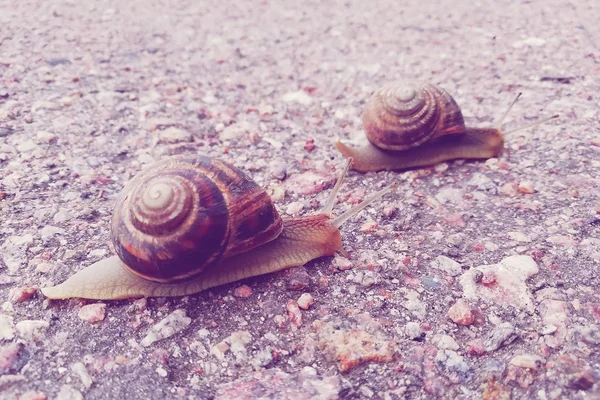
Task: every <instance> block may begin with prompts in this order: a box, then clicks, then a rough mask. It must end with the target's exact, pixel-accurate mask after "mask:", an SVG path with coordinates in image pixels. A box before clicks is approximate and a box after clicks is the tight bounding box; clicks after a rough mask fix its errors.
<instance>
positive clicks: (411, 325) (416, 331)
mask: <svg viewBox="0 0 600 400" xmlns="http://www.w3.org/2000/svg"><path fill="white" fill-rule="evenodd" d="M404 333H405V334H406V336H407V337H408V338H409V339H412V340H415V339H419V338H420V337H421V336H422V335H423V329H421V325H420V324H419V323H417V322H414V321H410V322H407V323H406V326H405V327H404Z"/></svg>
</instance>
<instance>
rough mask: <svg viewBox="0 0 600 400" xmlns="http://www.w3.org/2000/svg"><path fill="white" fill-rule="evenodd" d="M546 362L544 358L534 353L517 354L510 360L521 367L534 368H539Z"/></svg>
mask: <svg viewBox="0 0 600 400" xmlns="http://www.w3.org/2000/svg"><path fill="white" fill-rule="evenodd" d="M543 363H544V359H543V358H542V357H540V356H536V355H534V354H521V355H518V356H515V357H513V358H512V360H510V364H512V365H515V366H517V367H521V368H528V369H532V370H537V369H539V368H540V367H541V366H542V365H543Z"/></svg>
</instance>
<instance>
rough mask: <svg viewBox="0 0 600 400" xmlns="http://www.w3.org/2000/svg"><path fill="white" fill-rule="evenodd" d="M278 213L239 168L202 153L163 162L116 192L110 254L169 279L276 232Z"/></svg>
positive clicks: (144, 274)
mask: <svg viewBox="0 0 600 400" xmlns="http://www.w3.org/2000/svg"><path fill="white" fill-rule="evenodd" d="M282 229H283V224H282V220H281V217H280V216H279V214H278V213H277V210H276V209H275V206H274V205H273V202H272V201H271V199H270V197H269V196H268V195H267V193H266V192H265V190H264V189H262V188H261V187H260V186H258V185H257V184H256V183H255V182H254V181H252V180H251V179H250V177H248V176H247V175H246V174H245V173H244V172H242V171H241V170H240V169H238V168H235V167H234V166H232V165H229V164H227V163H225V162H223V161H218V160H212V159H210V158H208V157H202V156H197V157H187V158H171V159H166V160H163V161H161V162H158V163H157V164H155V165H153V166H152V168H149V169H147V170H145V171H143V172H142V173H140V174H139V175H138V176H137V177H136V178H135V179H133V180H131V181H130V182H129V183H128V184H127V185H126V186H125V188H124V189H123V192H122V195H121V196H120V198H119V199H118V200H117V203H116V206H115V212H114V213H113V218H112V238H113V244H114V246H115V250H116V252H117V255H118V256H119V258H121V260H122V261H123V262H124V264H125V265H127V266H128V267H129V268H130V269H131V270H132V272H134V273H135V274H137V275H139V276H142V277H144V278H146V279H150V280H154V281H158V282H169V281H174V280H178V279H185V278H188V277H190V276H193V275H196V274H199V273H201V272H202V271H203V270H204V269H205V268H206V267H207V266H208V265H211V264H214V263H216V262H218V261H219V260H221V259H223V258H226V257H230V256H232V255H235V254H238V253H241V252H245V251H249V250H252V249H254V248H256V247H258V246H261V245H263V244H264V243H267V242H269V241H271V240H273V239H275V238H276V237H277V235H279V234H280V232H281V230H282Z"/></svg>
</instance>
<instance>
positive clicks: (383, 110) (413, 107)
mask: <svg viewBox="0 0 600 400" xmlns="http://www.w3.org/2000/svg"><path fill="white" fill-rule="evenodd" d="M520 95H521V94H520V93H519V95H518V96H517V98H516V99H515V100H514V101H513V102H512V103H511V105H510V106H509V108H508V110H507V111H506V112H505V113H504V114H503V115H502V117H501V118H500V119H499V121H498V122H497V123H496V124H495V127H492V128H472V127H467V126H465V122H464V119H463V115H462V112H461V110H460V107H459V106H458V104H457V103H456V101H455V100H454V99H453V98H452V96H451V95H450V94H448V92H446V91H445V90H444V89H442V88H440V87H438V86H435V85H432V84H415V85H413V84H408V83H404V82H393V83H389V84H386V85H384V86H383V87H381V88H380V89H379V90H377V91H375V93H374V94H373V95H372V96H371V98H370V99H369V100H368V101H367V103H366V104H365V108H364V113H363V127H364V130H365V133H366V136H367V139H368V141H369V143H368V144H366V145H364V146H362V147H358V148H356V147H350V146H348V145H345V144H344V143H342V142H340V141H338V142H337V143H336V147H337V148H338V150H339V151H340V152H341V153H342V154H343V155H344V157H347V158H349V157H351V158H353V159H354V162H353V164H352V168H353V169H355V170H357V171H360V172H369V171H382V170H397V169H409V168H415V167H426V166H430V165H434V164H438V163H441V162H444V161H450V160H455V159H487V158H491V157H496V156H498V155H499V154H500V153H501V152H502V150H503V148H504V137H503V134H502V132H500V127H501V126H502V122H503V121H504V119H505V118H506V116H507V115H508V112H509V111H510V109H511V108H512V106H513V105H514V104H515V103H516V101H517V100H518V98H519V96H520ZM557 117H558V115H554V116H552V117H550V118H547V119H544V120H542V121H538V122H535V123H533V124H529V125H526V126H522V127H520V128H516V129H513V130H512V131H510V132H506V133H512V132H515V131H517V130H521V129H526V128H530V127H533V126H537V125H539V124H541V123H543V122H545V121H547V120H549V119H553V118H557Z"/></svg>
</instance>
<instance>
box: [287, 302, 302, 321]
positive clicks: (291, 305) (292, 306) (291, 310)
mask: <svg viewBox="0 0 600 400" xmlns="http://www.w3.org/2000/svg"><path fill="white" fill-rule="evenodd" d="M287 312H288V318H289V319H290V321H291V322H292V323H293V324H294V325H296V326H297V327H298V328H300V326H302V314H301V312H300V308H299V307H298V303H296V302H295V301H294V300H288V302H287Z"/></svg>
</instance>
